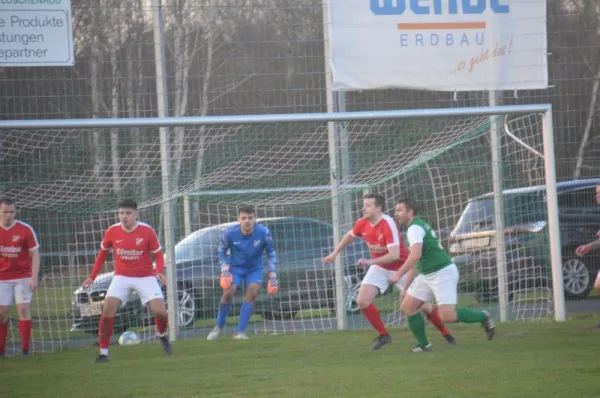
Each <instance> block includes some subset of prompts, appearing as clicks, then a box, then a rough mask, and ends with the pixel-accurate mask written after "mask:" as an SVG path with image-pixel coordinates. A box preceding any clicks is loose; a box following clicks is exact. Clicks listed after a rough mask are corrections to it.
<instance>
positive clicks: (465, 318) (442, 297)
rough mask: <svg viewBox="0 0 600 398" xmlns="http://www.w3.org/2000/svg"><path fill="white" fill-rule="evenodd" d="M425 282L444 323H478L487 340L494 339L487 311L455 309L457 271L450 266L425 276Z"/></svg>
mask: <svg viewBox="0 0 600 398" xmlns="http://www.w3.org/2000/svg"><path fill="white" fill-rule="evenodd" d="M426 280H427V283H428V285H429V286H430V288H431V290H432V291H433V293H434V295H435V299H436V301H437V303H438V308H439V312H440V316H441V318H442V320H444V322H449V323H450V322H461V323H480V324H481V325H482V327H483V328H484V329H485V332H486V335H487V337H488V340H491V339H492V338H493V337H494V333H495V327H496V326H495V324H494V321H493V320H492V319H491V317H490V315H489V313H488V312H487V311H479V310H474V309H471V308H467V307H457V306H456V304H457V302H458V269H457V268H456V265H454V264H451V265H449V266H447V267H445V268H443V269H441V270H439V271H438V272H435V273H433V274H430V275H426Z"/></svg>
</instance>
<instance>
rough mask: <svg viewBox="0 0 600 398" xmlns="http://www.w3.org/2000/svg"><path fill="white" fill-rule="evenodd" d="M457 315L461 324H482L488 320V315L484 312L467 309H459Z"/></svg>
mask: <svg viewBox="0 0 600 398" xmlns="http://www.w3.org/2000/svg"><path fill="white" fill-rule="evenodd" d="M456 315H457V317H458V321H459V322H461V323H482V322H485V321H486V319H487V315H486V314H485V313H484V312H482V311H477V310H472V309H470V308H465V307H458V308H457V309H456Z"/></svg>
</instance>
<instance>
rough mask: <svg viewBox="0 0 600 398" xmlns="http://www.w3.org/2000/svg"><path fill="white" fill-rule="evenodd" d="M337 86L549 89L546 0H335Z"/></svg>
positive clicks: (333, 38) (333, 25) (332, 43)
mask: <svg viewBox="0 0 600 398" xmlns="http://www.w3.org/2000/svg"><path fill="white" fill-rule="evenodd" d="M329 17H330V21H329V35H330V46H331V59H330V65H331V69H332V75H333V89H334V90H366V89H383V88H412V89H428V90H440V91H469V90H515V89H518V90H521V89H540V88H547V87H548V64H547V58H546V57H547V55H546V53H547V39H546V0H329Z"/></svg>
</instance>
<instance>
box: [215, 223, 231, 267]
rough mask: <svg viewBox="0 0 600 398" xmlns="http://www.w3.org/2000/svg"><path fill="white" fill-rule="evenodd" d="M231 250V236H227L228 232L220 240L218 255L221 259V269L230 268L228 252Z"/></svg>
mask: <svg viewBox="0 0 600 398" xmlns="http://www.w3.org/2000/svg"><path fill="white" fill-rule="evenodd" d="M229 248H230V247H229V236H228V235H227V231H225V232H224V233H223V235H222V236H221V239H219V246H218V247H217V255H218V257H219V263H220V264H221V269H223V268H226V267H228V266H229V256H228V255H227V250H229Z"/></svg>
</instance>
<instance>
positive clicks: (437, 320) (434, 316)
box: [423, 305, 450, 336]
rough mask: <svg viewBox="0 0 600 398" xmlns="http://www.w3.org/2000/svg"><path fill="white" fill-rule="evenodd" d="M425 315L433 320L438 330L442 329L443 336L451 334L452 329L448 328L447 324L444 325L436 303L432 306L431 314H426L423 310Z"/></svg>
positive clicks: (430, 320) (432, 322)
mask: <svg viewBox="0 0 600 398" xmlns="http://www.w3.org/2000/svg"><path fill="white" fill-rule="evenodd" d="M423 315H425V318H427V320H428V321H429V322H431V324H432V325H433V326H435V327H436V329H437V330H439V331H440V333H441V334H442V336H446V335H449V334H450V331H449V330H448V329H446V325H444V321H442V318H440V314H439V312H438V309H437V307H436V306H435V305H434V306H433V307H432V310H431V314H426V313H425V312H423Z"/></svg>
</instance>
